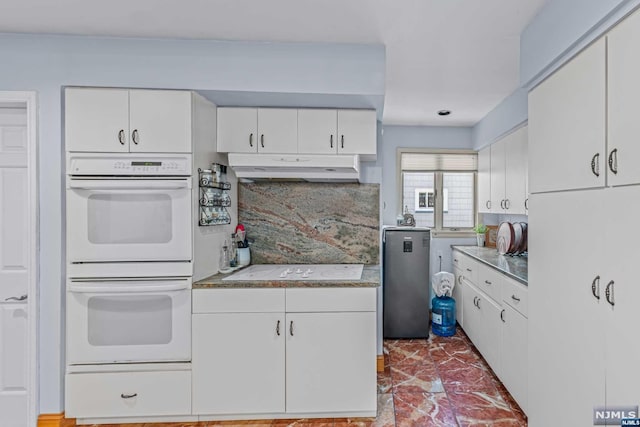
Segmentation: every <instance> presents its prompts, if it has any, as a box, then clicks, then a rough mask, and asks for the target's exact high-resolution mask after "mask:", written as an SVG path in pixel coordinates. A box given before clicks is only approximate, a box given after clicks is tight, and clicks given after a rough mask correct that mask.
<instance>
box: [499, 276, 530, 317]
mask: <svg viewBox="0 0 640 427" xmlns="http://www.w3.org/2000/svg"><path fill="white" fill-rule="evenodd" d="M527 294H528V289H527V287H526V286H525V285H523V284H522V283H518V282H516V281H515V280H512V279H510V278H508V277H505V278H504V279H503V285H502V300H503V301H504V302H506V303H507V304H509V305H510V306H511V307H513V308H514V309H516V311H518V312H519V313H520V314H522V315H523V316H524V317H527V316H528V314H527V313H528V309H527V306H528V295H527Z"/></svg>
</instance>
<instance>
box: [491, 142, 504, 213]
mask: <svg viewBox="0 0 640 427" xmlns="http://www.w3.org/2000/svg"><path fill="white" fill-rule="evenodd" d="M507 142H508V140H507V139H501V140H499V141H496V142H494V143H493V144H491V203H490V206H491V212H495V213H502V212H504V211H505V204H504V203H505V195H504V182H505V179H506V176H507V175H506V170H505V164H506V155H507V152H506V147H505V145H506V143H507Z"/></svg>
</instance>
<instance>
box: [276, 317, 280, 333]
mask: <svg viewBox="0 0 640 427" xmlns="http://www.w3.org/2000/svg"><path fill="white" fill-rule="evenodd" d="M276 334H278V336H280V321H279V320H278V323H277V324H276Z"/></svg>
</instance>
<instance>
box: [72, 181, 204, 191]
mask: <svg viewBox="0 0 640 427" xmlns="http://www.w3.org/2000/svg"><path fill="white" fill-rule="evenodd" d="M67 188H70V189H77V190H178V189H181V188H189V189H190V188H191V180H190V179H181V180H153V179H139V180H122V181H119V180H101V179H70V180H69V183H68V184H67Z"/></svg>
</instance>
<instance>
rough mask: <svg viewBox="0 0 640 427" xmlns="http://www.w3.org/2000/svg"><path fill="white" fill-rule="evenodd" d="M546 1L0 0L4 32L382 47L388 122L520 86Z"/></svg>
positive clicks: (470, 112) (484, 105) (461, 112)
mask: <svg viewBox="0 0 640 427" xmlns="http://www.w3.org/2000/svg"><path fill="white" fill-rule="evenodd" d="M547 1H549V0H515V1H514V0H482V1H479V0H105V1H97V0H94V1H91V0H56V1H51V0H2V13H1V14H0V32H26V33H56V34H83V35H104V36H125V37H163V38H196V39H216V40H249V41H275V42H329V43H334V42H335V43H376V44H384V45H385V46H386V60H387V69H386V90H385V92H386V93H385V102H384V116H383V121H384V123H385V124H412V125H442V126H452V125H453V126H469V125H473V124H475V123H476V122H478V121H479V120H480V119H482V117H484V116H485V115H486V114H487V113H488V112H489V111H491V109H493V108H494V107H495V106H496V105H497V104H498V103H500V101H502V99H504V98H505V97H506V96H507V95H509V94H510V93H511V92H513V90H515V89H516V88H517V86H518V79H519V76H518V73H519V50H520V49H519V48H520V37H519V36H520V33H521V31H522V30H523V29H524V28H525V27H526V25H527V24H528V23H529V21H530V20H531V19H532V18H533V17H534V16H535V14H536V13H537V12H538V10H539V9H540V8H541V7H542V6H543V5H544V3H546V2H547ZM443 108H446V109H450V110H452V111H453V114H452V115H451V116H448V117H439V116H437V115H436V112H437V111H438V110H440V109H443Z"/></svg>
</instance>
